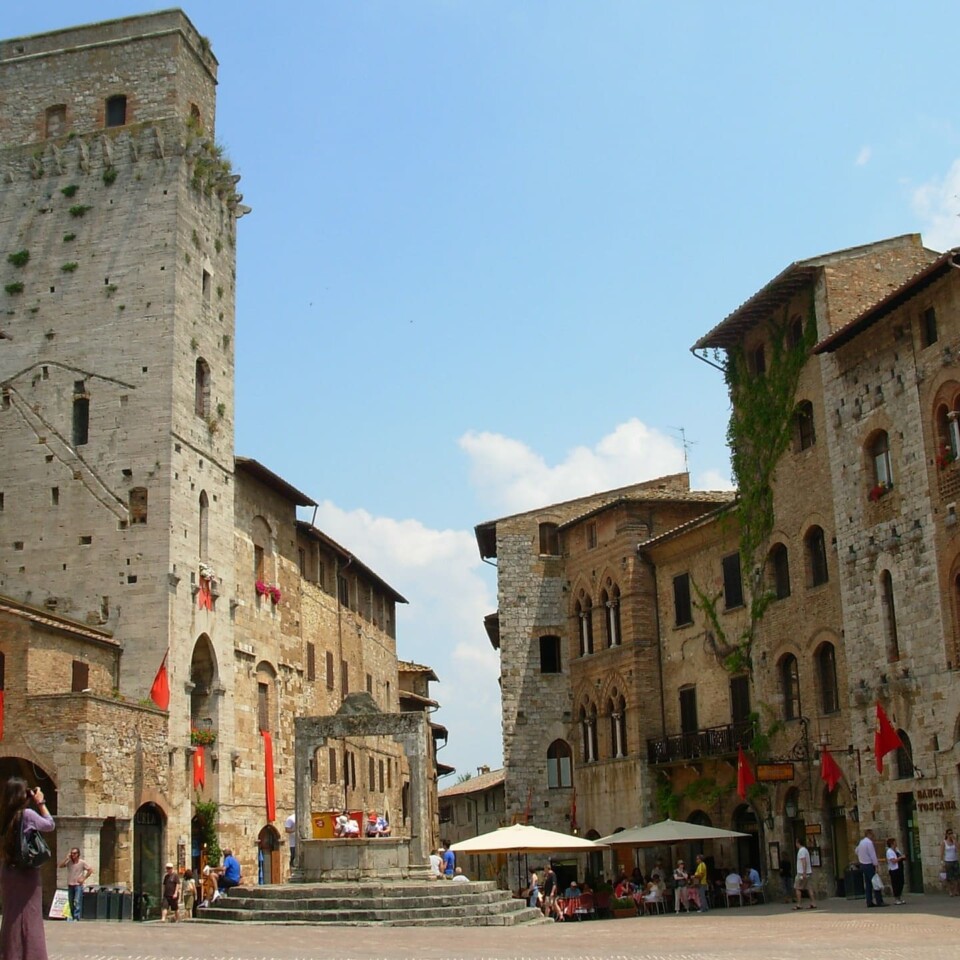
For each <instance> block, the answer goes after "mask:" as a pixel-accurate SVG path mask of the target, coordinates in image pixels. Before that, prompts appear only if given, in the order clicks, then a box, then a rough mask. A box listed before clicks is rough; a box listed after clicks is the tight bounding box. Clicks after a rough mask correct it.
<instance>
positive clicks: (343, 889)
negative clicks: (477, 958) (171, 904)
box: [230, 880, 507, 899]
mask: <svg viewBox="0 0 960 960" xmlns="http://www.w3.org/2000/svg"><path fill="white" fill-rule="evenodd" d="M490 892H497V893H507V891H505V890H499V889H498V888H497V885H496V883H494V882H493V881H492V880H472V881H470V882H469V883H450V882H446V881H425V882H424V881H417V882H403V881H396V882H392V881H391V882H382V883H369V882H366V883H283V884H260V885H256V886H240V887H234V888H233V889H232V890H231V891H230V896H243V897H258V898H264V899H272V898H274V897H276V896H283V895H286V894H292V895H293V896H296V897H321V898H323V897H354V898H364V897H371V896H389V897H399V896H423V897H473V896H476V894H477V893H490Z"/></svg>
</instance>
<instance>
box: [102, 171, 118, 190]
mask: <svg viewBox="0 0 960 960" xmlns="http://www.w3.org/2000/svg"><path fill="white" fill-rule="evenodd" d="M116 179H117V168H116V167H105V168H104V171H103V182H104V183H105V184H106V185H107V186H108V187H109V186H110V184H111V183H113V181H114V180H116Z"/></svg>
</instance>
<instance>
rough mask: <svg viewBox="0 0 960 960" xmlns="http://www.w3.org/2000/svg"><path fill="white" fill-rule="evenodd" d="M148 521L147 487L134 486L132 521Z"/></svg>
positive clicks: (131, 506)
mask: <svg viewBox="0 0 960 960" xmlns="http://www.w3.org/2000/svg"><path fill="white" fill-rule="evenodd" d="M146 522H147V488H146V487H134V488H133V489H132V490H131V491H130V523H146Z"/></svg>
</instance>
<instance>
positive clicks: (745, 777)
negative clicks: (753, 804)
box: [737, 747, 757, 800]
mask: <svg viewBox="0 0 960 960" xmlns="http://www.w3.org/2000/svg"><path fill="white" fill-rule="evenodd" d="M756 782H757V778H756V777H755V776H754V775H753V771H752V770H751V769H750V764H749V763H747V758H746V756H745V755H744V753H743V747H738V748H737V796H738V797H739V798H740V799H741V800H746V799H747V790H749V789H750V787H752V786H753V785H754V784H755V783H756Z"/></svg>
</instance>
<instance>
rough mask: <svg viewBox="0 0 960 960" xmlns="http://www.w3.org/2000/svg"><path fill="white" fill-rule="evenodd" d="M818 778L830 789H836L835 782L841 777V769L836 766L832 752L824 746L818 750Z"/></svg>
mask: <svg viewBox="0 0 960 960" xmlns="http://www.w3.org/2000/svg"><path fill="white" fill-rule="evenodd" d="M820 779H821V780H822V781H823V782H824V783H825V784H826V785H827V789H828V790H830V791H833V790H836V789H837V784H838V783H839V782H840V781H841V780H842V779H843V771H842V770H841V769H840V768H839V767H838V766H837V761H836V760H834V759H833V754H831V753H830V751H829V750H828V749H827V748H826V747H823V748H822V749H821V750H820Z"/></svg>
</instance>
